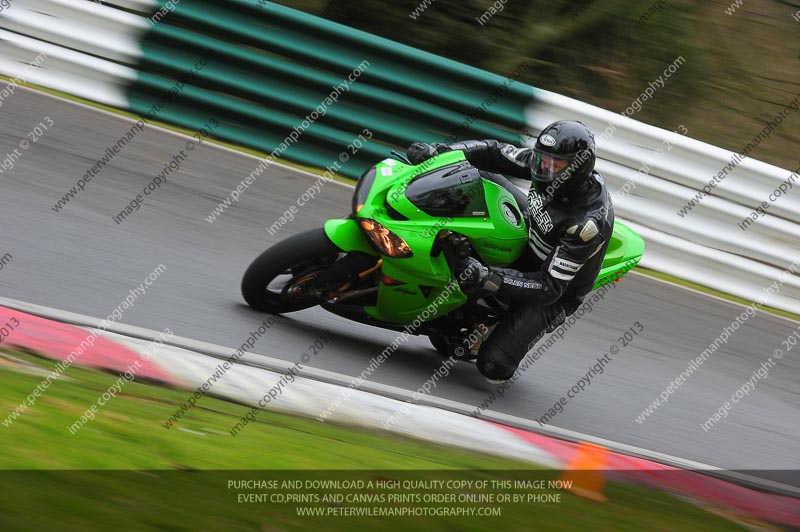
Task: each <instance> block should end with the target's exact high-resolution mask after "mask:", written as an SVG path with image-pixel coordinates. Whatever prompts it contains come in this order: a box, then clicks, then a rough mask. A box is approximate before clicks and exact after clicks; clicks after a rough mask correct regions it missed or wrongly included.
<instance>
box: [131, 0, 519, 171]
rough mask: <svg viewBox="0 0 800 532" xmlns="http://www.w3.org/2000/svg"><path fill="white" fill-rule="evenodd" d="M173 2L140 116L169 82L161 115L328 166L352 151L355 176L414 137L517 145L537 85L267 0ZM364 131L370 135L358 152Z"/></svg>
mask: <svg viewBox="0 0 800 532" xmlns="http://www.w3.org/2000/svg"><path fill="white" fill-rule="evenodd" d="M166 4H167V2H166V1H164V0H160V3H159V7H160V8H161V7H164V6H165V5H166ZM259 4H263V6H262V7H259ZM172 6H173V7H174V11H172V12H169V13H168V14H166V15H165V16H163V17H162V18H160V21H159V22H158V23H157V24H155V25H153V26H152V28H151V29H150V31H148V32H147V34H146V35H145V36H144V37H143V39H142V49H143V52H144V57H143V58H142V61H141V62H140V64H139V65H138V66H137V69H138V71H139V76H138V79H137V81H136V82H135V83H133V84H132V85H131V86H130V88H129V92H128V99H129V101H130V106H131V108H132V109H133V110H134V111H135V112H137V113H142V114H143V113H146V112H147V111H148V110H150V109H152V107H153V105H154V103H155V102H157V101H158V100H159V99H160V98H161V99H162V100H163V98H164V95H165V94H167V93H169V91H170V90H171V89H172V90H173V94H172V95H171V96H170V98H171V101H170V102H169V104H168V105H164V106H163V107H162V108H161V109H160V110H158V112H157V117H158V119H159V120H162V121H165V122H170V123H174V124H176V125H179V126H181V127H185V128H189V129H199V128H201V127H203V125H204V124H205V123H207V122H208V120H209V119H212V118H213V119H214V120H216V121H217V122H219V124H220V125H219V126H218V127H217V128H216V129H215V130H214V131H213V136H214V137H217V138H219V139H221V140H225V141H228V142H233V143H236V144H240V145H243V146H246V147H249V148H253V149H256V150H259V151H263V152H267V153H271V152H273V151H275V150H276V149H277V150H278V151H277V154H278V155H280V156H281V157H285V158H286V159H289V160H292V161H296V162H299V163H302V164H306V165H310V166H315V167H320V168H325V167H329V166H330V165H331V164H333V163H334V162H335V161H337V160H339V161H340V160H342V157H340V155H341V154H342V153H343V152H344V153H347V154H348V155H349V156H351V157H350V158H349V161H348V162H347V163H346V164H344V165H342V167H341V170H339V173H340V174H342V175H345V176H347V177H351V178H355V177H357V176H359V175H360V174H361V173H362V172H363V171H364V169H366V168H367V167H368V166H370V165H371V164H373V163H374V162H375V161H377V160H380V159H383V158H385V157H386V156H387V155H388V153H389V150H390V149H392V148H405V147H406V146H407V145H408V144H410V143H411V142H413V141H415V140H422V141H428V142H430V141H454V140H458V139H466V138H496V139H500V140H503V141H506V142H519V133H518V132H519V131H520V130H522V129H524V128H525V116H524V108H525V107H526V106H527V105H528V104H529V103H530V102H531V101H532V99H533V89H532V88H531V87H530V86H527V85H524V84H523V83H519V82H516V81H514V78H515V77H516V76H518V75H519V73H520V72H519V71H518V72H517V73H516V76H514V75H513V74H514V73H509V74H510V75H511V76H512V79H509V78H505V77H503V76H498V75H495V74H491V73H489V72H485V71H482V70H479V69H476V68H473V67H470V66H467V65H463V64H461V63H457V62H455V61H450V60H448V59H444V58H441V57H438V56H435V55H433V54H430V53H427V52H423V51H421V50H417V49H414V48H411V47H408V46H404V45H401V44H399V43H396V42H393V41H389V40H387V39H383V38H381V37H377V36H374V35H370V34H368V33H365V32H362V31H359V30H355V29H352V28H348V27H346V26H342V25H340V24H336V23H334V22H331V21H328V20H325V19H321V18H319V17H314V16H312V15H309V14H307V13H303V12H300V11H297V10H293V9H290V8H287V7H284V6H280V5H277V4H273V3H270V2H266V3H264V2H263V1H257V0H229V1H225V2H220V1H219V0H216V1H214V0H182V1H181V2H180V3H179V4H172ZM209 54H210V55H209ZM205 56H208V59H207V61H206V63H205V64H204V65H203V67H202V68H200V69H198V68H197V62H198V60H200V59H201V58H203V57H205ZM524 67H525V65H522V66H521V67H520V71H523V70H524V69H525V68H524ZM193 70H194V75H193V76H190V77H189V78H186V79H187V81H186V82H185V83H184V84H183V86H181V87H180V90H177V91H176V89H175V86H176V83H177V82H178V80H179V79H181V78H182V77H185V76H186V74H187V73H189V72H191V71H193ZM348 76H350V77H351V80H352V79H355V81H351V80H347V81H345V80H346V79H347V78H348ZM346 85H347V86H346ZM337 86H338V87H339V88H338V89H336V87H337ZM307 118H308V120H307V121H305V122H304V120H306V119H307ZM364 128H367V129H368V130H369V131H370V132H371V133H372V139H371V140H370V141H369V142H367V143H366V144H365V145H364V146H363V147H361V148H360V149H357V150H354V149H353V147H352V146H350V143H351V141H352V140H353V139H354V138H356V137H358V135H359V134H361V133H363V130H364ZM293 132H294V135H293V136H294V137H295V138H293V139H291V140H290V141H289V142H284V141H285V140H286V139H287V137H288V136H290V135H292V133H293ZM282 143H283V144H282ZM354 152H355V153H354Z"/></svg>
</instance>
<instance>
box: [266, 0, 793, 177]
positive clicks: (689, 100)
mask: <svg viewBox="0 0 800 532" xmlns="http://www.w3.org/2000/svg"><path fill="white" fill-rule="evenodd" d="M277 3H279V4H283V5H286V6H289V7H293V8H295V9H300V10H303V11H306V12H308V13H312V14H314V15H317V16H321V17H325V18H328V19H330V20H334V21H336V22H340V23H342V24H346V25H348V26H352V27H355V28H359V29H361V30H364V31H368V32H370V33H373V34H376V35H380V36H382V37H386V38H388V39H392V40H395V41H399V42H402V43H404V44H408V45H410V46H414V47H418V48H421V49H423V50H426V51H429V52H432V53H435V54H438V55H441V56H444V57H448V58H450V59H454V60H456V61H460V62H463V63H466V64H469V65H472V66H476V67H479V68H482V69H486V70H489V71H491V72H495V73H497V74H503V75H508V74H510V73H511V72H512V71H513V70H514V68H516V65H517V64H519V62H520V61H521V60H523V59H527V60H529V61H530V62H531V64H532V65H534V68H531V69H529V70H528V71H527V72H525V73H524V74H523V75H522V76H521V80H522V81H524V82H525V83H528V84H529V85H532V86H534V87H538V88H541V89H546V90H549V91H553V92H557V93H560V94H564V95H567V96H571V97H573V98H576V99H578V100H581V101H584V102H587V103H591V104H594V105H597V106H599V107H603V108H605V109H609V110H611V111H615V112H622V111H623V110H625V108H627V107H628V105H630V103H631V101H632V100H634V99H636V97H637V96H638V95H639V94H640V93H641V91H642V90H643V89H644V88H645V87H646V86H647V84H648V83H649V82H651V81H652V80H653V79H654V78H657V77H658V75H659V74H661V72H662V71H663V70H664V68H665V67H667V66H668V65H669V64H670V63H672V62H673V61H674V60H675V58H676V57H678V56H681V55H682V56H683V57H684V58H685V59H686V63H685V64H684V65H682V66H681V69H680V72H679V74H676V75H674V76H673V77H672V78H670V80H669V82H668V83H666V85H665V87H664V88H663V89H659V91H658V93H657V94H656V96H654V100H655V101H656V103H654V104H653V105H644V106H643V109H642V110H641V112H639V113H637V114H636V119H637V120H640V121H642V122H645V123H648V124H651V125H655V126H658V127H662V128H664V129H667V130H669V131H672V130H674V129H675V128H676V127H677V125H678V124H684V125H685V126H686V127H687V128H688V130H689V131H690V132H691V135H690V136H692V137H694V138H696V139H699V140H702V141H705V142H708V143H710V144H713V145H716V146H720V147H723V148H726V149H729V150H733V151H739V150H740V149H741V148H742V146H744V145H746V144H747V143H748V142H750V140H751V139H752V138H753V136H754V135H755V134H756V133H757V132H758V131H760V130H761V129H762V128H763V127H764V124H765V122H766V121H767V120H771V119H772V118H773V117H774V116H775V115H776V114H777V113H778V112H779V111H780V110H781V109H782V108H783V106H784V105H786V104H787V103H788V102H790V101H791V100H792V99H794V98H795V97H796V96H797V94H798V93H800V39H798V36H800V22H798V20H796V19H793V18H792V14H793V13H795V12H797V11H798V10H800V2H797V1H794V2H792V1H788V0H747V1H746V2H744V3H743V4H742V5H741V7H739V8H738V9H736V10H735V12H733V14H732V15H728V14H726V12H725V10H726V9H729V8H730V7H731V3H730V2H725V1H717V0H713V1H705V2H696V1H691V0H668V1H666V2H661V3H659V1H658V0H656V1H653V2H651V1H638V2H630V1H626V0H601V1H592V0H588V1H587V0H583V1H578V2H576V1H570V0H553V1H547V2H542V1H532V2H531V1H527V2H526V1H519V0H510V1H508V2H507V3H505V4H504V5H502V6H503V9H502V11H498V13H496V14H495V15H493V16H492V17H491V18H490V19H489V20H488V21H487V22H485V23H484V24H483V25H481V24H480V22H479V21H478V19H479V18H480V17H482V16H483V14H484V13H486V12H487V11H488V10H489V9H490V7H492V6H494V5H495V4H494V3H493V2H490V1H489V0H465V1H453V0H436V1H435V2H433V3H431V4H430V6H429V7H428V8H427V9H426V10H425V11H424V12H423V13H421V14H420V15H419V16H418V17H417V18H416V20H414V19H412V18H411V17H410V16H409V14H411V13H412V12H413V11H414V9H415V8H418V7H419V6H420V5H421V4H420V2H418V1H417V0H399V1H396V2H390V3H387V2H383V1H380V0H294V1H285V0H279V1H278V2H277ZM499 5H501V4H499V3H498V6H499ZM659 5H660V6H661V8H660V9H659ZM648 15H649V16H648ZM798 18H800V15H798ZM484 20H485V19H484ZM798 142H800V128H796V127H795V128H792V127H784V128H781V129H780V130H779V131H778V132H777V133H775V134H774V135H773V136H772V137H771V138H770V141H769V142H768V143H764V144H762V145H760V146H759V147H758V150H757V151H756V152H755V153H754V154H752V156H753V157H755V158H757V159H760V160H763V161H766V162H769V163H771V164H774V165H777V166H780V167H782V168H792V169H793V168H796V167H797V164H798V150H797V145H798Z"/></svg>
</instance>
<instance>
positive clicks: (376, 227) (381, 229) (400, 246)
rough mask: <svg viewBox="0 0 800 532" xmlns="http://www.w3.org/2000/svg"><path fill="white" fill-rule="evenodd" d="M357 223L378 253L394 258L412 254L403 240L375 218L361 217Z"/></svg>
mask: <svg viewBox="0 0 800 532" xmlns="http://www.w3.org/2000/svg"><path fill="white" fill-rule="evenodd" d="M358 225H360V226H361V229H362V230H363V231H364V234H366V235H367V238H368V239H369V241H370V243H371V244H372V247H373V248H375V251H377V252H378V253H380V254H382V255H386V256H387V257H392V258H395V259H404V258H407V257H411V256H413V255H414V253H413V252H412V251H411V248H409V247H408V244H406V241H405V240H403V239H402V238H400V237H399V236H398V235H396V234H395V233H393V232H391V231H390V230H389V229H387V228H386V227H385V226H383V225H381V224H379V223H378V222H376V221H375V220H370V219H369V218H361V219H359V220H358Z"/></svg>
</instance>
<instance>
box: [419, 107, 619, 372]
mask: <svg viewBox="0 0 800 532" xmlns="http://www.w3.org/2000/svg"><path fill="white" fill-rule="evenodd" d="M450 150H462V151H463V152H464V155H465V157H466V158H467V161H469V162H470V164H472V165H473V166H475V167H476V168H478V169H479V170H482V171H485V172H500V173H503V174H507V175H510V176H513V177H518V178H522V179H530V180H531V187H530V190H529V191H528V197H527V206H528V214H529V216H528V220H529V221H528V227H529V238H528V240H529V242H528V243H529V248H528V249H527V250H526V252H525V253H523V256H522V257H521V258H520V259H519V260H518V261H517V262H515V263H514V264H512V265H511V267H509V268H495V267H487V266H485V265H483V264H482V263H481V262H480V261H478V260H477V259H475V258H473V257H467V258H465V259H463V260H462V261H461V262H460V263H459V264H458V266H457V268H456V271H455V272H454V273H455V274H456V279H458V280H459V284H460V286H461V289H462V291H463V292H464V293H465V294H467V295H469V296H472V297H474V298H475V299H478V298H481V297H484V298H485V297H490V296H496V297H497V298H498V299H499V300H501V301H505V302H507V303H508V304H510V311H509V312H508V313H507V315H506V316H505V317H504V318H503V320H502V321H501V322H500V323H499V324H498V325H497V327H496V328H495V330H494V331H493V332H492V334H491V336H490V337H489V338H488V339H487V340H486V341H485V342H484V343H483V344H482V345H481V347H480V350H479V352H478V360H477V365H478V369H479V370H480V372H481V373H482V374H483V375H484V377H486V379H487V380H489V381H490V382H493V383H498V382H502V381H505V380H508V379H510V378H511V377H512V376H513V374H514V371H515V370H516V369H517V366H518V365H519V363H520V362H521V361H522V359H523V358H524V357H525V355H526V354H527V353H528V351H530V350H531V349H532V348H533V346H534V345H535V344H536V342H538V341H539V340H540V339H541V338H542V336H544V334H545V332H552V331H553V330H555V328H556V327H558V326H559V325H561V324H562V323H563V322H564V320H565V319H566V317H567V316H569V315H571V314H572V313H573V312H575V310H576V309H577V308H578V307H579V306H580V304H581V302H582V300H583V297H584V296H585V295H586V294H587V293H589V292H590V291H591V290H592V287H593V285H594V282H595V279H596V278H597V274H598V273H599V271H600V268H601V266H602V263H603V256H604V255H605V250H606V248H607V247H608V243H609V241H610V239H611V232H612V229H613V226H614V210H613V206H612V205H611V197H610V195H609V194H608V191H607V190H606V186H605V182H604V180H603V178H602V177H601V176H600V174H599V173H598V172H597V171H595V169H594V164H595V143H594V135H593V134H592V132H591V131H589V129H588V128H587V127H586V126H585V125H584V124H583V123H581V122H577V121H572V120H562V121H559V122H554V123H552V124H550V125H549V126H547V127H546V128H544V129H543V130H542V132H541V133H540V134H539V137H538V139H537V141H536V145H535V146H534V147H533V148H517V147H515V146H513V145H511V144H504V143H502V142H498V141H496V140H483V141H464V142H459V143H456V144H450V145H446V144H440V143H434V144H425V143H419V142H415V143H414V144H412V145H411V146H410V147H409V148H408V151H407V155H408V157H409V160H410V161H411V162H412V163H414V164H420V163H421V162H423V161H425V160H427V159H429V158H431V157H433V156H434V155H437V154H439V153H443V152H445V151H450ZM483 175H484V177H487V178H488V179H490V180H491V181H493V182H495V183H497V184H500V185H501V186H504V187H505V188H508V189H509V190H511V189H513V188H514V185H513V184H512V183H511V182H510V181H508V179H506V178H504V177H503V176H500V175H496V174H485V173H484V174H483ZM515 190H517V191H518V189H515ZM520 206H521V205H520Z"/></svg>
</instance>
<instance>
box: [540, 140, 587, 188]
mask: <svg viewBox="0 0 800 532" xmlns="http://www.w3.org/2000/svg"><path fill="white" fill-rule="evenodd" d="M576 155H577V154H574V153H573V154H568V155H555V154H552V153H548V152H546V151H543V150H540V149H538V148H534V149H533V166H532V167H531V174H532V176H533V178H534V180H536V181H538V182H539V183H542V184H550V183H554V182H557V181H558V182H563V181H566V180H567V179H569V178H570V177H572V174H573V172H574V171H575V164H574V163H575V159H576Z"/></svg>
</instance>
